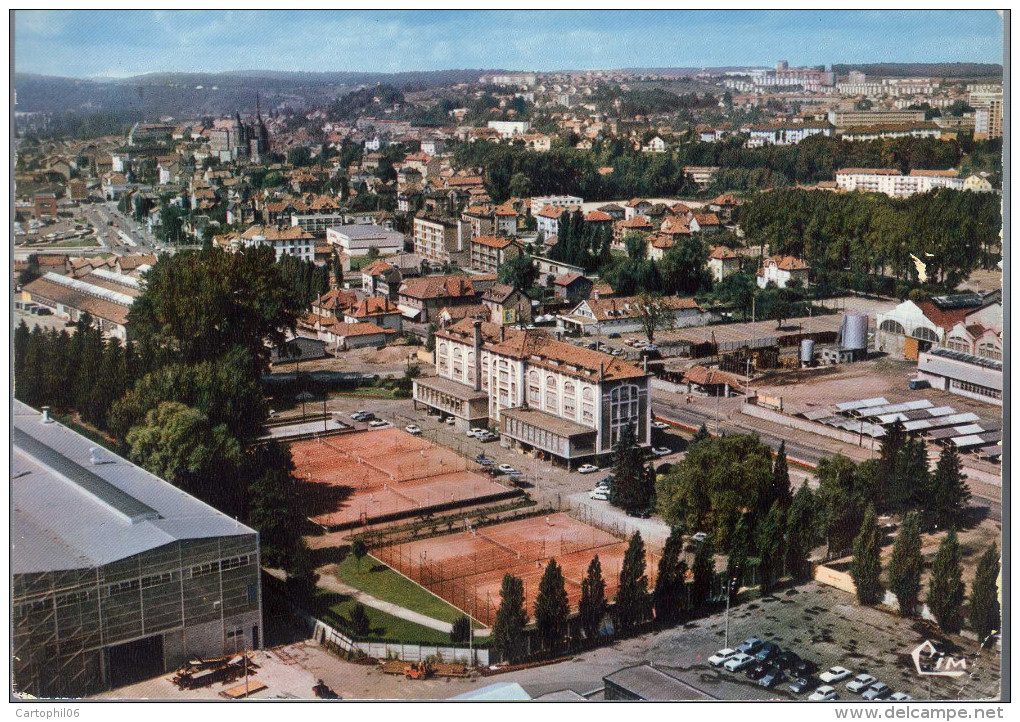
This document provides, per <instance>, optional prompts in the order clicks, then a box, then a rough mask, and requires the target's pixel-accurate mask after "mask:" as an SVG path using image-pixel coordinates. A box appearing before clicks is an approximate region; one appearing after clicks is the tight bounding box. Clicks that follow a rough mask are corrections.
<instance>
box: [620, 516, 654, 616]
mask: <svg viewBox="0 0 1020 722" xmlns="http://www.w3.org/2000/svg"><path fill="white" fill-rule="evenodd" d="M645 570H646V563H645V543H644V541H643V540H642V539H641V532H634V534H633V536H631V538H630V543H629V544H628V545H627V551H626V552H624V555H623V566H622V567H621V568H620V586H619V588H618V589H617V591H616V605H615V611H616V621H617V623H618V624H619V626H620V631H622V632H623V633H624V634H627V633H629V632H630V631H631V630H633V629H634V627H635V626H637V625H638V624H640V623H641V622H643V621H645V620H646V619H647V618H648V612H649V611H650V610H649V606H650V604H649V602H650V600H649V598H648V576H647V575H646V574H645Z"/></svg>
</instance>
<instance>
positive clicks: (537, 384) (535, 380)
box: [528, 371, 542, 407]
mask: <svg viewBox="0 0 1020 722" xmlns="http://www.w3.org/2000/svg"><path fill="white" fill-rule="evenodd" d="M528 403H529V404H531V405H532V406H535V407H538V406H540V405H541V404H542V380H541V378H540V377H539V375H538V371H531V372H529V373H528Z"/></svg>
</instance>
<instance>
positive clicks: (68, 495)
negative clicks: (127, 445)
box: [11, 401, 255, 574]
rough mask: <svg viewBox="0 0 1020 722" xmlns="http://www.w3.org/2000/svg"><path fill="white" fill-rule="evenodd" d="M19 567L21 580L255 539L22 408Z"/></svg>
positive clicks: (15, 522) (15, 478) (16, 488)
mask: <svg viewBox="0 0 1020 722" xmlns="http://www.w3.org/2000/svg"><path fill="white" fill-rule="evenodd" d="M13 410H14V434H13V441H14V453H13V455H12V458H11V489H12V507H13V512H12V514H11V533H12V552H11V566H12V571H13V573H15V574H27V573H33V572H48V571H58V570H64V569H77V568H88V567H94V566H100V565H103V564H109V563H110V562H113V561H116V560H118V559H124V558H127V557H131V556H134V555H136V554H140V553H142V552H145V551H149V550H151V549H155V548H157V547H160V546H164V545H166V544H170V543H173V542H175V541H178V540H182V539H204V538H211V537H217V536H241V535H249V534H254V533H255V532H254V531H253V530H252V529H250V528H248V527H247V526H245V525H244V524H240V523H238V522H236V521H235V520H233V519H231V518H230V517H228V516H226V515H225V514H222V513H220V512H218V511H216V510H215V509H213V508H212V507H211V506H209V505H208V504H205V503H203V502H201V501H199V500H198V499H196V498H194V497H193V496H190V495H189V494H186V493H185V492H183V491H181V490H180V489H178V488H176V487H174V486H173V485H172V484H169V483H168V482H166V481H163V480H162V479H160V478H158V477H156V476H154V475H152V474H150V473H149V472H147V471H145V470H144V469H142V468H141V467H138V466H136V465H134V464H132V463H131V462H129V461H127V460H126V459H122V458H120V457H118V456H116V455H114V454H113V453H111V452H108V451H106V450H103V451H102V452H101V453H102V456H103V461H104V462H106V463H102V464H97V465H93V464H92V463H90V457H91V456H92V450H93V449H94V444H93V443H92V442H90V441H89V440H88V439H86V438H85V437H83V436H81V435H79V434H77V433H75V432H73V431H71V430H70V429H68V428H67V427H65V426H62V425H61V424H58V423H48V424H44V423H42V422H41V414H40V413H39V412H38V411H35V410H34V409H32V408H31V407H29V406H27V405H25V404H23V403H21V402H18V401H15V402H14V409H13Z"/></svg>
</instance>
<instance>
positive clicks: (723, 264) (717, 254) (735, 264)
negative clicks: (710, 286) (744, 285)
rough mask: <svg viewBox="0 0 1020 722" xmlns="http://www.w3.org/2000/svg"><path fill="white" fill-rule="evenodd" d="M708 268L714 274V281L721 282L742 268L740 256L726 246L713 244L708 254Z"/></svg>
mask: <svg viewBox="0 0 1020 722" xmlns="http://www.w3.org/2000/svg"><path fill="white" fill-rule="evenodd" d="M708 270H709V272H710V273H711V274H712V282H713V283H719V282H720V281H722V280H723V279H724V278H726V277H727V276H730V275H733V274H734V273H737V272H738V271H739V270H740V256H739V255H738V254H737V253H734V252H733V250H732V249H729V248H727V247H726V246H713V247H712V252H711V253H710V254H709V255H708Z"/></svg>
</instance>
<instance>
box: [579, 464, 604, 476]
mask: <svg viewBox="0 0 1020 722" xmlns="http://www.w3.org/2000/svg"><path fill="white" fill-rule="evenodd" d="M598 470H599V467H597V466H595V465H594V464H582V465H581V466H580V467H579V468H578V470H577V471H578V473H579V474H594V473H595V472H596V471H598Z"/></svg>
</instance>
